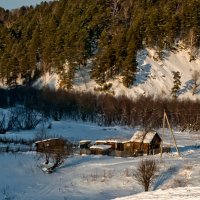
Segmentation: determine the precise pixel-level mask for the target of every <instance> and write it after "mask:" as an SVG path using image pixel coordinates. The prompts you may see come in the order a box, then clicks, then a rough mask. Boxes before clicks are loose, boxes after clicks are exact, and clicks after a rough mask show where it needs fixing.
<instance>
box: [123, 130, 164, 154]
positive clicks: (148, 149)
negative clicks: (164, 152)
mask: <svg viewBox="0 0 200 200" xmlns="http://www.w3.org/2000/svg"><path fill="white" fill-rule="evenodd" d="M161 141H162V140H161V138H160V136H159V135H158V133H157V132H156V131H149V132H144V131H136V132H135V133H134V135H133V137H132V138H131V139H130V140H129V141H128V142H126V143H125V144H124V150H125V151H132V152H134V153H145V154H155V153H158V152H160V144H161Z"/></svg>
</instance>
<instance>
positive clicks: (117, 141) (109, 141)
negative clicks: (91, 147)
mask: <svg viewBox="0 0 200 200" xmlns="http://www.w3.org/2000/svg"><path fill="white" fill-rule="evenodd" d="M125 142H128V140H127V139H125V138H123V139H108V140H96V143H125Z"/></svg>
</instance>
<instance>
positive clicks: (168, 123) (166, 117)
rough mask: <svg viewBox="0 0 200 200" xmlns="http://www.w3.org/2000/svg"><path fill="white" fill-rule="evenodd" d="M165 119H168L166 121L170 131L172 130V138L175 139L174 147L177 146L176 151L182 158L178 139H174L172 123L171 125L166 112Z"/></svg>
mask: <svg viewBox="0 0 200 200" xmlns="http://www.w3.org/2000/svg"><path fill="white" fill-rule="evenodd" d="M164 117H165V119H166V121H167V124H168V127H169V129H170V132H171V134H172V138H173V140H174V145H175V147H176V151H177V153H178V156H179V157H180V152H179V149H178V146H177V143H176V139H175V137H174V133H173V130H172V127H171V125H170V123H169V119H168V117H167V114H166V112H165V111H164Z"/></svg>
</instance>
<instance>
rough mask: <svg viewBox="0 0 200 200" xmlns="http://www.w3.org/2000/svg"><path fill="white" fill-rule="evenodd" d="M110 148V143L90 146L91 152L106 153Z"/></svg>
mask: <svg viewBox="0 0 200 200" xmlns="http://www.w3.org/2000/svg"><path fill="white" fill-rule="evenodd" d="M111 149H112V146H111V145H105V144H98V145H93V146H91V147H90V151H91V154H96V155H98V154H101V155H108V154H109V153H110V151H111Z"/></svg>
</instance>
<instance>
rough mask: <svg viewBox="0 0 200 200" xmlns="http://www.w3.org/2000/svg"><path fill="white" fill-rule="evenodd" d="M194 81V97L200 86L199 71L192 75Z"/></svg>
mask: <svg viewBox="0 0 200 200" xmlns="http://www.w3.org/2000/svg"><path fill="white" fill-rule="evenodd" d="M192 80H193V87H192V95H194V94H196V92H197V88H198V87H199V85H200V82H199V81H200V72H199V71H196V70H195V71H194V73H193V74H192Z"/></svg>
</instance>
